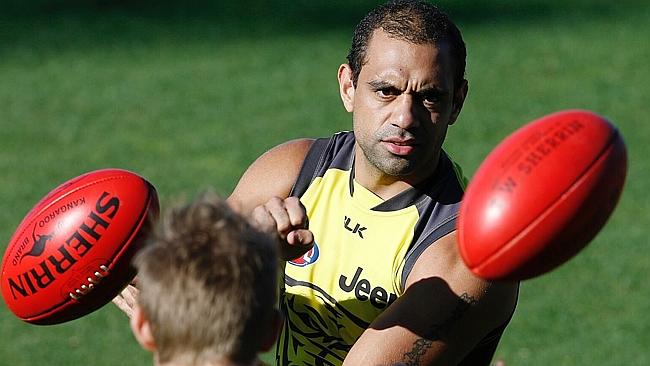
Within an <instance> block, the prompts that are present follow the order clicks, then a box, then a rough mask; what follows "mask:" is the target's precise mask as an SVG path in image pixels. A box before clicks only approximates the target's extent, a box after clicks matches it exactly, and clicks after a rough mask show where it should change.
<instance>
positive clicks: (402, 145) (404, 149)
mask: <svg viewBox="0 0 650 366" xmlns="http://www.w3.org/2000/svg"><path fill="white" fill-rule="evenodd" d="M381 143H382V145H384V147H385V148H386V149H387V150H388V151H389V152H390V153H392V154H394V155H399V156H406V155H409V154H411V153H412V152H413V150H414V149H415V146H416V143H415V140H414V139H404V138H397V137H394V138H386V139H383V140H382V141H381Z"/></svg>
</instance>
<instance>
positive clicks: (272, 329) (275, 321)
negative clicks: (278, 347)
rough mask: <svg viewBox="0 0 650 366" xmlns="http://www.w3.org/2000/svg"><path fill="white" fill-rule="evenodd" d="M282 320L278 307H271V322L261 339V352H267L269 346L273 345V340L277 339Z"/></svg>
mask: <svg viewBox="0 0 650 366" xmlns="http://www.w3.org/2000/svg"><path fill="white" fill-rule="evenodd" d="M283 320H284V319H283V317H282V314H281V313H280V311H279V310H278V309H273V315H272V319H271V324H269V328H268V331H267V334H266V337H265V338H264V339H263V340H262V344H261V347H260V351H261V352H267V351H269V350H271V347H273V345H275V341H276V340H277V338H278V334H280V329H281V328H282V321H283Z"/></svg>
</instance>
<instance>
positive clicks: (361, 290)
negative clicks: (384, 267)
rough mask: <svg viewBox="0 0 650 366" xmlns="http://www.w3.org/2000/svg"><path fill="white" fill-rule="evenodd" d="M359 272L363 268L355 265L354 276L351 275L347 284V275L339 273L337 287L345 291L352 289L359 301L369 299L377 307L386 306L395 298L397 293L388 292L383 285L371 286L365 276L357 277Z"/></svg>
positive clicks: (359, 275)
mask: <svg viewBox="0 0 650 366" xmlns="http://www.w3.org/2000/svg"><path fill="white" fill-rule="evenodd" d="M361 272H363V269H362V268H361V267H357V271H356V272H355V273H354V277H352V280H350V283H349V284H346V281H347V280H348V278H347V276H345V275H341V277H340V278H339V287H340V288H341V290H343V291H345V292H352V291H354V296H355V297H356V298H357V299H358V300H359V301H367V300H370V303H371V304H372V305H373V306H374V307H376V308H378V309H383V308H385V307H387V306H388V305H390V304H392V303H393V301H395V300H396V299H397V295H395V294H389V293H388V291H386V289H384V288H383V287H381V286H377V287H374V288H373V287H372V286H371V285H370V281H368V280H366V279H365V278H362V279H359V277H361Z"/></svg>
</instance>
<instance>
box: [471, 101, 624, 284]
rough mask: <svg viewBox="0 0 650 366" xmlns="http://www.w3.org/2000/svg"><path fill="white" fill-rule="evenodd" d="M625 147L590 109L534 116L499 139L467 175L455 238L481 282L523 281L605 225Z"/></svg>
mask: <svg viewBox="0 0 650 366" xmlns="http://www.w3.org/2000/svg"><path fill="white" fill-rule="evenodd" d="M626 171H627V152H626V148H625V144H624V142H623V139H622V138H621V135H620V134H619V132H618V130H617V129H616V128H614V126H612V124H611V123H610V122H608V121H607V120H606V119H605V118H603V117H601V116H599V115H597V114H594V113H592V112H589V111H582V110H569V111H562V112H558V113H555V114H551V115H548V116H545V117H542V118H540V119H538V120H535V121H533V122H531V123H529V124H527V125H525V126H524V127H522V128H520V129H519V130H517V131H515V132H514V133H513V134H512V135H510V136H509V137H507V138H506V139H505V140H504V141H503V142H501V143H500V144H499V145H498V146H497V147H496V148H495V149H494V150H493V151H492V152H491V153H490V154H489V155H488V157H487V158H486V159H485V161H484V162H483V163H482V164H481V166H480V167H479V169H478V170H477V172H476V174H475V176H474V177H473V178H472V180H471V182H470V184H469V186H468V187H467V191H466V193H465V197H464V199H463V203H462V205H461V209H460V216H459V220H458V241H459V247H460V252H461V255H462V257H463V259H464V261H465V263H466V264H467V266H468V267H469V268H470V269H471V270H472V271H473V272H474V273H475V274H476V275H478V276H480V277H483V278H486V279H509V280H523V279H527V278H531V277H534V276H538V275H540V274H543V273H545V272H548V271H550V270H552V269H553V268H555V267H557V266H559V265H560V264H562V263H564V262H566V261H567V260H569V259H570V258H571V257H573V256H574V255H575V254H577V253H578V252H579V251H580V250H581V249H582V248H583V247H584V246H585V245H587V244H588V243H589V242H590V241H591V240H592V239H593V238H594V237H595V236H596V234H597V233H598V231H599V230H600V229H601V228H602V227H603V225H604V224H605V222H606V221H607V219H608V218H609V216H610V214H611V213H612V211H613V210H614V207H615V206H616V203H617V202H618V199H619V197H620V195H621V191H622V189H623V184H624V182H625V175H626Z"/></svg>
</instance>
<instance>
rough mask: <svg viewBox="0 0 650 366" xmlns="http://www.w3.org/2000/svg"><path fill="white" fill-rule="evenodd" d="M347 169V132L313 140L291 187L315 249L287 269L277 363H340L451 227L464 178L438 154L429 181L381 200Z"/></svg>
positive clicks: (350, 151) (350, 149) (350, 152)
mask: <svg viewBox="0 0 650 366" xmlns="http://www.w3.org/2000/svg"><path fill="white" fill-rule="evenodd" d="M353 163H354V135H353V134H352V133H351V132H344V133H339V134H336V135H334V136H332V137H331V138H328V139H318V140H316V141H315V142H314V145H313V147H312V148H311V150H310V151H309V153H308V154H307V157H306V158H305V162H304V163H303V167H302V169H301V172H300V175H299V177H298V179H297V181H296V183H295V185H294V188H293V190H292V195H293V196H298V197H300V200H301V202H302V203H303V204H304V205H305V207H306V209H307V215H308V217H309V229H310V230H311V231H312V232H313V233H314V240H315V244H314V247H313V249H311V250H310V251H309V252H308V253H306V254H305V255H304V256H302V257H300V258H298V259H296V260H293V261H290V262H287V264H286V267H285V275H284V288H283V291H281V298H280V301H281V308H282V310H283V312H284V313H285V324H284V327H283V330H282V333H281V336H280V339H279V340H278V348H277V361H278V365H340V364H341V363H342V362H343V359H344V358H345V356H346V354H347V352H348V351H349V350H350V348H351V347H352V345H353V344H354V342H355V341H356V340H357V339H358V338H359V336H360V335H361V333H363V331H364V330H365V329H366V328H368V326H369V325H370V323H371V322H372V321H373V319H375V318H376V317H377V316H378V315H379V314H380V313H381V312H382V311H383V310H384V309H386V307H387V306H389V305H390V304H391V303H392V302H393V301H395V300H396V299H397V297H399V296H400V295H401V294H402V292H403V291H404V283H405V281H406V278H407V276H408V274H409V272H410V270H411V269H412V267H413V264H414V263H415V261H416V259H417V258H418V256H419V255H420V254H421V253H422V252H423V251H424V249H426V248H427V247H428V246H429V245H431V244H432V243H433V242H435V241H436V240H437V239H439V238H441V237H442V236H444V235H446V234H448V233H450V232H451V231H453V230H455V226H456V218H457V213H458V208H459V205H460V200H461V198H462V194H463V189H464V184H465V181H464V178H462V174H461V173H460V170H459V169H458V168H457V166H456V165H455V164H454V163H453V162H452V161H451V160H450V159H449V158H448V157H447V155H446V154H444V153H443V154H442V155H441V158H440V162H439V164H438V168H437V170H436V172H435V174H434V175H433V176H432V177H431V178H430V179H428V180H427V181H426V182H424V183H423V184H422V185H421V186H418V187H415V188H412V189H409V190H407V191H405V192H402V193H400V194H399V195H397V196H395V197H393V198H391V199H389V200H387V201H384V200H382V199H381V198H379V197H378V196H376V195H375V194H373V193H372V192H370V191H368V190H367V189H366V188H364V187H363V186H361V185H359V184H358V183H356V182H355V181H354V177H353V176H352V174H353V170H354V169H353Z"/></svg>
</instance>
